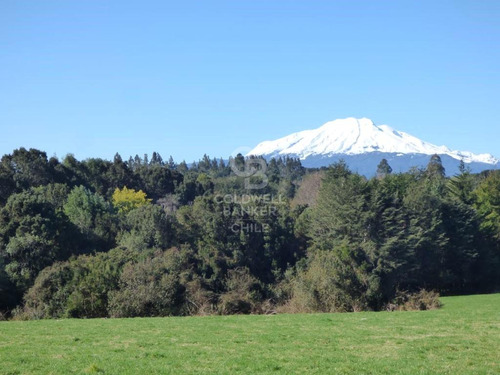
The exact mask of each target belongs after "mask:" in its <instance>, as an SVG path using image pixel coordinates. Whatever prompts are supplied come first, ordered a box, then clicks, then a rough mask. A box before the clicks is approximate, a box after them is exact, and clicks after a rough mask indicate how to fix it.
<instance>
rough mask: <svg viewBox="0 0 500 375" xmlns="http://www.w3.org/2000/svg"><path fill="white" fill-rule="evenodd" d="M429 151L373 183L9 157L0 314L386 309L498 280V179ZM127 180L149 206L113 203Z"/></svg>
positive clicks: (0, 187)
mask: <svg viewBox="0 0 500 375" xmlns="http://www.w3.org/2000/svg"><path fill="white" fill-rule="evenodd" d="M430 159H431V160H430V162H429V165H428V167H427V169H426V170H420V169H416V168H415V169H413V170H412V171H410V172H409V173H404V174H392V173H391V168H390V166H389V165H388V163H387V161H386V160H382V161H381V163H380V165H379V167H378V171H377V178H373V179H370V180H368V179H366V178H364V177H362V176H360V175H358V174H356V173H352V172H351V171H350V170H349V169H348V168H347V166H346V164H345V163H344V162H342V161H341V162H339V163H336V164H334V165H332V166H330V167H329V168H327V169H326V168H325V169H322V170H321V171H317V170H316V171H315V170H310V171H307V174H306V171H305V170H304V168H303V167H302V165H301V164H300V161H299V160H297V159H293V158H279V159H272V160H271V161H269V163H267V165H266V164H264V161H263V159H261V158H259V157H251V158H245V157H243V156H242V155H237V156H236V157H235V158H234V159H230V163H226V162H224V161H223V160H217V159H213V158H210V157H209V156H208V155H205V156H204V157H203V158H202V160H200V161H199V162H195V163H193V164H192V165H190V166H189V167H188V165H187V164H186V163H184V162H182V163H180V164H176V163H175V162H174V161H173V159H172V158H170V159H169V161H168V162H167V163H165V162H164V161H163V158H162V157H161V155H160V154H159V153H157V152H154V153H153V154H152V156H151V157H148V155H144V157H142V158H141V157H139V156H137V155H136V156H135V157H133V158H132V157H130V158H129V159H128V161H126V162H124V161H123V160H122V158H121V156H120V155H119V154H116V155H115V157H114V159H113V161H107V160H102V159H87V160H84V161H78V160H76V159H75V158H74V157H73V156H72V155H68V156H67V157H66V158H65V159H64V160H63V161H62V163H59V161H58V160H57V158H55V157H54V158H51V159H49V160H47V157H46V155H45V153H43V152H41V151H38V150H33V149H31V150H29V151H28V150H25V149H19V150H16V151H14V152H13V154H12V155H5V156H4V157H3V158H2V159H1V162H0V313H1V314H2V316H9V314H10V312H11V311H12V309H13V308H14V307H15V306H16V305H18V308H17V310H16V311H17V315H18V316H19V317H25V318H49V317H108V316H164V315H187V314H211V313H222V314H233V313H262V312H266V311H274V310H276V309H278V310H282V311H289V312H300V311H358V310H367V309H371V310H379V309H384V308H385V307H386V306H387V304H388V303H392V302H394V301H395V298H399V297H397V293H398V291H400V290H405V291H408V293H410V295H416V294H415V293H419V291H420V290H421V289H426V290H436V291H438V292H440V293H444V294H456V293H475V292H489V291H494V290H496V289H498V287H499V286H500V276H499V273H498V268H499V267H500V208H499V207H500V173H498V172H496V171H492V172H488V173H486V172H485V173H481V174H472V173H470V172H469V171H468V170H467V168H466V167H465V164H463V165H462V167H461V168H460V174H458V175H456V176H454V177H452V178H450V179H447V178H445V176H444V168H443V166H442V163H441V160H440V158H439V156H437V155H434V156H432V157H431V158H430ZM236 169H238V170H239V171H240V172H241V173H240V172H238V171H237V170H236ZM260 171H262V172H265V175H264V176H262V175H261V176H258V173H257V175H255V176H250V177H248V175H247V173H250V172H253V173H255V172H260ZM311 172H313V173H311ZM250 174H252V173H250ZM263 181H264V182H266V183H264V184H262V185H259V184H261V183H262V182H263ZM264 185H265V186H264ZM256 186H258V187H259V188H255V187H256ZM124 187H127V188H128V189H132V191H134V190H139V189H142V190H143V192H144V193H145V194H146V195H147V196H148V198H152V202H149V201H147V200H146V197H144V201H147V202H148V204H146V205H143V206H141V207H138V208H136V209H133V210H131V211H130V212H127V213H124V212H122V213H120V212H118V213H117V212H115V210H114V209H113V206H112V205H111V203H110V200H111V198H112V194H113V192H114V191H115V190H117V189H118V190H117V191H123V190H124ZM117 245H118V246H119V247H118V248H115V247H116V246H117ZM173 247H175V248H173ZM113 248H115V249H114V250H111V251H110V249H113ZM167 249H170V250H167ZM23 296H24V303H22V302H21V301H22V300H23V299H22V298H23ZM409 300H410V299H409ZM417 300H418V298H417ZM20 303H21V305H20V306H19V304H20ZM280 306H281V307H280Z"/></svg>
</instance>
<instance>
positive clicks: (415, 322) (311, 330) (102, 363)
mask: <svg viewBox="0 0 500 375" xmlns="http://www.w3.org/2000/svg"><path fill="white" fill-rule="evenodd" d="M442 302H443V303H444V306H443V308H442V309H440V310H435V311H422V312H419V311H416V312H376V313H352V314H312V315H275V316H224V317H221V316H210V317H185V318H139V319H92V320H46V321H30V322H0V373H1V374H72V373H75V374H87V373H96V374H120V375H122V374H134V375H135V374H148V375H149V374H210V373H212V374H235V373H242V374H248V373H259V374H262V373H268V374H271V373H272V374H276V373H283V374H353V373H362V374H499V373H500V294H494V295H478V296H463V297H446V298H442Z"/></svg>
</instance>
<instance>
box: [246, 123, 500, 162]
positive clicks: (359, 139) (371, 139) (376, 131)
mask: <svg viewBox="0 0 500 375" xmlns="http://www.w3.org/2000/svg"><path fill="white" fill-rule="evenodd" d="M370 152H379V153H396V154H424V155H433V154H439V155H448V156H450V157H452V158H453V159H456V160H463V161H464V162H465V163H473V162H477V163H486V164H497V163H498V162H499V160H498V159H495V158H494V157H493V156H492V155H490V154H479V155H477V154H473V153H471V152H467V151H453V150H450V149H449V148H448V147H446V146H436V145H433V144H431V143H428V142H424V141H422V140H420V139H418V138H416V137H414V136H412V135H410V134H407V133H404V132H400V131H397V130H394V129H392V128H391V127H390V126H387V125H378V126H377V125H375V124H374V123H373V121H372V120H370V119H368V118H360V119H356V118H353V117H349V118H346V119H339V120H334V121H329V122H327V123H325V124H324V125H322V126H320V127H319V128H317V129H312V130H304V131H301V132H298V133H293V134H290V135H288V136H286V137H283V138H280V139H277V140H274V141H265V142H262V143H260V144H258V145H257V146H256V147H255V148H254V149H253V150H251V151H250V152H249V153H248V155H262V156H267V157H276V156H282V155H293V156H295V157H298V158H300V159H302V160H304V159H307V158H308V157H317V156H322V157H328V156H332V155H338V154H344V155H360V154H366V153H370Z"/></svg>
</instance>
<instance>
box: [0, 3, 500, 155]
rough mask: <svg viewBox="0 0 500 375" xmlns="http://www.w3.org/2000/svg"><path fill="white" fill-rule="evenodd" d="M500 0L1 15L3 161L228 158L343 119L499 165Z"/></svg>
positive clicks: (152, 6) (88, 8) (30, 10)
mask: <svg viewBox="0 0 500 375" xmlns="http://www.w3.org/2000/svg"><path fill="white" fill-rule="evenodd" d="M499 19H500V2H499V1H498V0H491V1H487V0H481V1H473V0H470V1H458V0H453V1H449V0H442V1H435V0H433V1H427V0H424V1H414V0H411V1H410V0H408V1H404V0H403V1H401V0H399V1H396V0H395V1H373V0H369V1H326V0H325V1H314V0H309V1H305V0H304V1H283V0H280V1H272V0H252V1H240V0H230V1H134V2H132V1H123V0H122V1H89V0H85V1H66V0H64V1H50V0H44V1H39V0H36V1H17V0H3V1H2V2H1V4H0V154H5V153H10V152H11V151H12V150H13V149H14V148H17V147H20V146H24V147H35V148H39V149H42V150H44V151H47V153H48V155H49V156H52V155H54V154H56V155H57V156H59V157H63V156H64V155H65V154H67V153H74V154H75V155H76V156H77V157H78V158H87V157H92V156H95V157H104V158H112V157H113V155H114V153H115V152H117V151H118V152H120V153H121V155H122V156H123V157H124V158H127V157H128V156H129V155H135V154H136V153H137V154H140V155H141V154H143V153H145V152H148V153H151V152H152V151H158V152H160V154H161V155H162V156H163V157H164V158H167V157H168V156H169V155H173V157H174V158H175V159H176V160H177V161H180V160H182V159H185V160H186V161H188V162H190V161H192V160H195V159H196V160H198V159H199V158H200V157H201V156H203V154H204V153H207V154H209V155H210V156H217V157H219V156H223V157H227V156H228V155H230V154H231V153H232V151H233V150H234V149H236V148H238V147H241V146H255V145H256V144H257V143H259V142H260V141H263V140H268V139H274V138H278V137H281V136H284V135H287V134H289V133H291V132H294V131H300V130H304V129H308V128H315V127H318V126H320V125H321V124H323V123H324V122H326V121H329V120H333V119H336V118H343V117H349V116H354V117H369V118H371V119H373V120H374V121H375V123H377V124H388V125H390V126H392V127H394V128H396V129H398V130H402V131H406V132H408V133H411V134H413V135H415V136H417V137H420V138H422V139H424V140H426V141H429V142H432V143H435V144H439V145H441V144H446V145H447V146H449V147H451V148H454V149H460V150H469V151H473V152H489V153H492V154H493V155H495V156H496V157H500V120H499V119H500V22H499Z"/></svg>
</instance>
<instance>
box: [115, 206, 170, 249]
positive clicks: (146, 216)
mask: <svg viewBox="0 0 500 375" xmlns="http://www.w3.org/2000/svg"><path fill="white" fill-rule="evenodd" d="M122 225H123V228H122V230H121V233H120V239H119V242H120V245H121V246H124V247H126V248H128V249H132V250H145V249H148V248H157V249H166V248H168V247H169V246H170V245H171V244H172V243H173V239H174V238H173V237H174V236H173V229H172V224H171V221H170V219H169V218H167V215H166V214H165V211H164V210H163V209H162V208H161V207H160V206H157V205H145V206H141V207H138V208H136V209H134V210H132V211H130V212H129V213H128V214H127V215H126V217H125V218H124V220H123V224H122Z"/></svg>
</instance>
